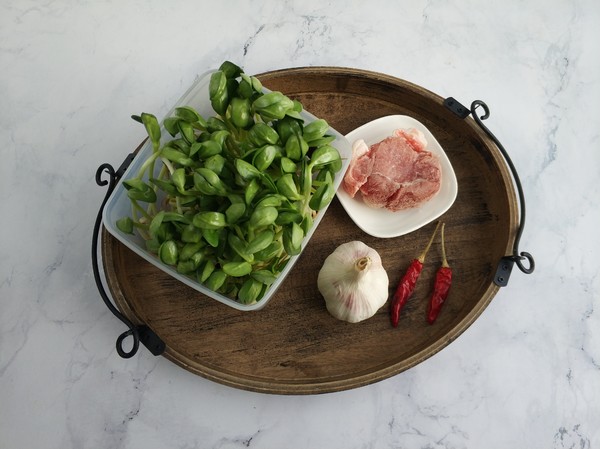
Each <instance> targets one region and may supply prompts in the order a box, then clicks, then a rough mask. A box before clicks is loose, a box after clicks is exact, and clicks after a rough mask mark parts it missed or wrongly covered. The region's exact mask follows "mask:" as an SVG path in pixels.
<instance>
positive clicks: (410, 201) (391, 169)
mask: <svg viewBox="0 0 600 449" xmlns="http://www.w3.org/2000/svg"><path fill="white" fill-rule="evenodd" d="M426 146H427V141H426V139H425V136H424V135H423V133H422V132H420V131H419V130H417V129H414V128H411V129H409V130H403V129H398V130H396V131H394V133H393V135H392V136H390V137H388V138H386V139H384V140H382V141H381V142H379V143H376V144H374V145H371V147H370V148H369V147H368V146H367V144H366V143H365V142H364V140H358V141H356V142H355V143H354V145H353V146H352V161H351V162H350V166H349V167H348V170H347V172H346V175H345V176H344V182H343V186H344V190H345V191H346V192H347V193H348V195H350V196H351V197H354V196H355V195H356V194H357V193H358V192H360V193H361V196H362V199H363V201H364V202H365V204H367V205H368V206H369V207H373V208H386V209H389V210H391V211H393V212H396V211H399V210H404V209H410V208H413V207H417V206H419V205H421V204H422V203H424V202H426V201H428V200H430V199H431V198H433V196H434V195H435V194H436V193H438V192H439V190H440V186H441V179H442V170H441V167H440V161H439V160H438V158H437V156H435V155H434V154H433V153H431V152H430V151H427V150H426Z"/></svg>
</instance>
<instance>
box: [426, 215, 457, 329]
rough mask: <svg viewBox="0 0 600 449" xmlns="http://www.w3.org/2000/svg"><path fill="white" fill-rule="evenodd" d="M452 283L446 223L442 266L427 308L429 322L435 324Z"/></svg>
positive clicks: (436, 276) (436, 275) (437, 274)
mask: <svg viewBox="0 0 600 449" xmlns="http://www.w3.org/2000/svg"><path fill="white" fill-rule="evenodd" d="M451 284H452V269H451V268H450V265H448V260H447V259H446V247H445V244H444V225H442V266H441V267H440V268H439V269H438V271H437V273H436V274H435V283H434V285H433V293H432V294H431V299H430V301H429V308H428V310H427V321H428V322H429V324H433V323H434V322H435V320H436V318H437V317H438V315H439V313H440V310H441V308H442V305H443V304H444V302H445V301H446V298H448V293H449V292H450V285H451Z"/></svg>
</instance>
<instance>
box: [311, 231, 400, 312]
mask: <svg viewBox="0 0 600 449" xmlns="http://www.w3.org/2000/svg"><path fill="white" fill-rule="evenodd" d="M388 285H389V279H388V275H387V273H386V271H385V269H384V268H383V266H382V264H381V257H380V256H379V253H378V252H377V251H375V250H374V249H373V248H370V247H369V246H367V245H365V244H364V243H363V242H359V241H353V242H348V243H344V244H342V245H340V246H338V247H337V248H336V250H335V251H334V252H333V253H331V254H330V255H329V256H328V257H327V259H325V262H324V263H323V267H321V270H320V271H319V276H318V278H317V286H318V287H319V291H320V292H321V294H322V295H323V297H324V298H325V303H326V306H327V310H328V311H329V313H331V315H333V316H334V317H335V318H337V319H339V320H343V321H348V322H350V323H358V322H359V321H363V320H366V319H367V318H370V317H372V316H373V315H375V312H377V310H379V309H380V308H381V306H383V305H384V304H385V302H386V301H387V298H388Z"/></svg>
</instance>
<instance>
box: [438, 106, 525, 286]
mask: <svg viewBox="0 0 600 449" xmlns="http://www.w3.org/2000/svg"><path fill="white" fill-rule="evenodd" d="M444 106H446V107H447V108H448V109H449V110H450V111H452V112H453V113H454V114H456V115H457V116H459V117H460V118H462V119H466V118H467V117H468V116H469V115H472V116H473V119H474V120H475V122H476V123H477V124H478V125H479V127H480V128H481V129H483V131H484V132H485V133H486V134H487V135H488V136H489V137H490V138H491V139H492V140H493V141H494V143H495V144H496V146H497V147H498V149H499V150H500V152H501V153H502V156H503V157H504V160H505V161H506V163H507V165H508V167H509V168H510V171H511V173H512V176H513V179H514V182H515V186H516V187H517V191H518V194H519V209H520V214H519V215H520V217H519V229H518V230H517V235H516V236H515V241H514V243H513V253H512V254H509V255H506V256H504V257H502V258H501V259H500V262H498V267H497V268H496V274H495V275H494V283H495V284H496V285H498V286H499V287H505V286H506V285H507V284H508V279H509V278H510V273H511V271H512V268H513V265H514V264H515V263H516V264H517V267H519V270H521V271H522V272H523V273H525V274H531V273H533V270H534V269H535V261H534V260H533V256H532V255H531V254H529V253H528V252H525V251H522V252H519V242H520V240H521V235H522V234H523V228H524V227H525V195H524V193H523V186H522V185H521V180H520V179H519V175H518V173H517V169H516V168H515V166H514V164H513V162H512V160H511V159H510V157H509V156H508V153H507V151H506V150H505V149H504V147H503V146H502V144H501V143H500V141H499V140H498V139H497V138H496V136H494V134H492V132H491V131H490V130H489V129H488V128H487V126H485V125H484V124H483V120H486V119H487V118H488V117H489V116H490V108H488V106H487V105H486V104H485V103H484V102H483V101H481V100H475V101H473V102H472V103H471V109H469V108H467V107H465V106H463V105H462V104H460V103H459V102H458V101H457V100H455V99H454V98H452V97H448V98H446V99H445V100H444ZM478 107H481V108H483V110H484V114H483V115H482V116H481V117H479V116H478V115H477V113H476V112H477V108H478ZM524 260H527V265H524V264H523V261H524Z"/></svg>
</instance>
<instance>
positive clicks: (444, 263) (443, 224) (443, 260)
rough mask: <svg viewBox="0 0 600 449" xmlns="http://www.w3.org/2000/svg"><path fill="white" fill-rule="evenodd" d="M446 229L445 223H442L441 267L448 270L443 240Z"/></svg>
mask: <svg viewBox="0 0 600 449" xmlns="http://www.w3.org/2000/svg"><path fill="white" fill-rule="evenodd" d="M445 228H446V223H442V267H445V268H449V267H450V265H449V264H448V259H446V244H445V239H444V229H445Z"/></svg>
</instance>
